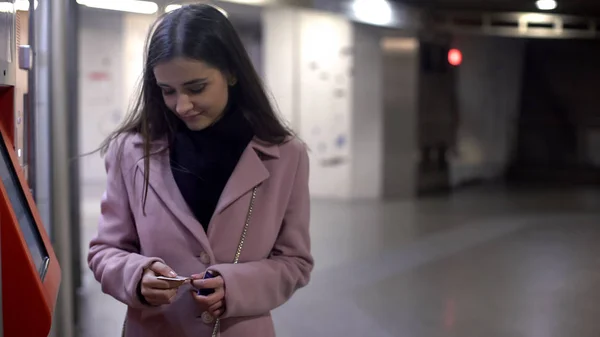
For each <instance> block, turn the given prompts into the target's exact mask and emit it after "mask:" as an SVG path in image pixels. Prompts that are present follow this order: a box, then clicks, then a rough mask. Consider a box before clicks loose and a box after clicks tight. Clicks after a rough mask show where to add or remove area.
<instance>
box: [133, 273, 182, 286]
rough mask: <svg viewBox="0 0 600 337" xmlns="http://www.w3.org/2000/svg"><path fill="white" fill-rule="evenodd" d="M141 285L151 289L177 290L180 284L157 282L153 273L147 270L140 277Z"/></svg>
mask: <svg viewBox="0 0 600 337" xmlns="http://www.w3.org/2000/svg"><path fill="white" fill-rule="evenodd" d="M142 285H144V286H145V287H147V288H152V289H176V288H179V286H181V285H182V283H178V282H169V281H164V280H159V279H157V278H156V274H155V273H154V271H152V270H148V271H147V272H146V273H144V276H143V277H142Z"/></svg>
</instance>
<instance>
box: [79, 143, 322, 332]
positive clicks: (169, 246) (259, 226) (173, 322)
mask: <svg viewBox="0 0 600 337" xmlns="http://www.w3.org/2000/svg"><path fill="white" fill-rule="evenodd" d="M119 145H122V152H119ZM166 145H167V144H166V142H164V141H157V142H154V143H153V144H152V149H151V150H152V153H154V152H155V151H157V150H160V149H164V148H166ZM118 153H122V155H121V156H119V155H118ZM118 158H120V160H118ZM142 158H143V144H142V138H141V137H140V136H139V135H127V136H123V137H121V138H119V139H118V140H117V141H115V142H113V144H112V145H111V147H110V149H109V151H108V153H107V156H106V160H105V161H106V171H107V174H108V183H107V188H106V192H105V194H104V196H103V198H102V203H101V217H100V221H99V228H98V234H97V236H96V237H95V238H94V239H93V240H92V241H91V243H90V249H89V255H88V263H89V267H90V268H91V270H92V271H93V273H94V275H95V277H96V279H97V280H98V281H99V282H100V283H101V285H102V290H103V291H104V292H105V293H107V294H109V295H111V296H113V297H114V298H116V299H117V300H119V301H121V302H123V303H125V304H127V306H128V310H127V325H126V329H125V330H126V336H127V337H209V336H211V332H212V329H213V326H214V318H213V317H211V316H210V315H209V314H207V313H203V312H200V309H199V308H198V305H197V304H196V302H195V301H194V300H193V298H192V296H191V294H190V293H189V291H188V290H189V289H190V288H189V287H190V286H189V285H184V286H182V287H181V288H180V289H179V291H178V294H177V297H176V299H175V301H174V302H173V303H172V304H170V305H165V306H160V307H149V306H145V305H144V304H142V303H141V302H140V299H139V298H138V296H137V294H136V288H137V285H138V283H139V281H140V279H141V277H142V273H143V270H144V268H147V267H148V266H149V265H150V264H152V263H153V262H154V261H160V262H163V263H165V264H167V265H168V266H170V267H171V268H173V270H175V272H176V273H178V274H179V275H182V276H189V275H192V274H198V273H202V272H203V271H205V270H206V269H210V270H214V271H217V272H218V273H220V274H221V276H222V277H223V279H224V281H225V289H226V293H225V305H226V312H225V314H224V315H223V317H222V318H221V330H220V331H221V332H220V336H221V337H258V336H260V337H273V336H275V331H274V328H273V322H272V319H271V315H270V311H271V310H273V309H275V308H277V307H278V306H280V305H282V304H283V303H285V302H286V301H287V300H288V299H289V298H290V297H291V296H292V294H293V293H294V292H295V291H296V290H297V289H299V288H301V287H303V286H305V285H306V284H307V283H308V281H309V277H310V273H311V271H312V268H313V259H312V256H311V253H310V238H309V218H310V214H309V213H310V204H309V190H308V171H309V163H308V155H307V151H306V148H305V146H304V145H303V144H302V143H301V142H300V141H298V140H296V139H292V140H290V141H288V142H286V143H284V144H281V145H264V144H262V143H260V142H258V141H256V140H253V141H252V142H251V143H250V144H249V145H248V147H247V148H246V150H245V151H244V153H243V154H242V156H241V158H240V160H239V162H238V165H237V167H236V168H235V170H234V172H233V174H232V176H231V178H230V179H229V182H228V183H227V185H226V187H225V189H224V191H223V193H222V195H221V198H220V200H219V203H218V206H217V209H216V211H215V214H214V216H213V219H212V220H211V223H210V226H209V228H208V233H205V231H204V230H203V229H202V226H201V225H200V223H198V221H197V220H196V219H195V217H194V216H193V214H192V212H191V210H190V209H189V208H188V206H187V204H186V202H185V201H184V199H183V197H182V195H181V193H180V192H179V189H178V188H177V185H176V183H175V180H174V178H173V175H172V173H171V169H170V165H169V154H168V151H167V150H165V151H162V152H160V153H158V154H153V155H152V156H151V157H150V158H151V159H150V181H149V188H148V195H147V201H146V208H145V211H146V212H145V214H144V212H143V210H142V197H143V186H144V180H143V177H144V174H143V171H144V162H143V160H142ZM256 186H258V189H257V193H256V198H255V204H254V209H253V214H252V219H251V221H250V224H249V227H248V234H247V237H246V240H245V243H244V247H243V251H242V254H241V256H240V261H239V264H233V263H232V262H233V259H234V256H235V253H236V250H237V247H238V244H239V240H240V235H241V234H242V230H243V227H244V224H245V221H246V217H247V213H248V208H249V205H250V201H251V198H252V190H253V188H254V187H256ZM198 193H202V191H198Z"/></svg>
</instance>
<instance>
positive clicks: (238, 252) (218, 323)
mask: <svg viewBox="0 0 600 337" xmlns="http://www.w3.org/2000/svg"><path fill="white" fill-rule="evenodd" d="M257 191H258V186H256V187H254V189H252V198H251V199H250V206H249V207H248V214H247V215H246V222H245V223H244V230H243V231H242V235H241V237H240V242H239V244H238V247H237V250H236V252H235V256H234V257H233V264H237V263H238V262H239V261H240V256H241V255H242V249H243V248H244V241H246V235H247V234H248V227H249V226H250V220H251V219H252V211H253V210H254V201H255V200H256V192H257ZM220 327H221V320H220V319H218V318H217V320H216V321H215V327H214V328H213V332H212V337H217V336H218V334H219V330H220V329H219V328H220Z"/></svg>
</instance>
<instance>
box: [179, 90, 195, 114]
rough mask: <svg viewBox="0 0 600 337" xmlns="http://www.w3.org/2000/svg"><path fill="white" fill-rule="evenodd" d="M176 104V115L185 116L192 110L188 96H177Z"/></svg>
mask: <svg viewBox="0 0 600 337" xmlns="http://www.w3.org/2000/svg"><path fill="white" fill-rule="evenodd" d="M176 104H177V105H176V106H175V111H177V114H179V115H185V114H187V113H188V112H189V111H190V110H192V109H193V108H194V104H192V101H191V100H190V98H189V96H188V95H179V97H177V103H176Z"/></svg>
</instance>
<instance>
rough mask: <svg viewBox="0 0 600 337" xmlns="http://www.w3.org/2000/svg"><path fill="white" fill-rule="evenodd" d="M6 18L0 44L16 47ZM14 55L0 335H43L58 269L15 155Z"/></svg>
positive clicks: (5, 73)
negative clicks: (0, 328)
mask: <svg viewBox="0 0 600 337" xmlns="http://www.w3.org/2000/svg"><path fill="white" fill-rule="evenodd" d="M10 15H11V14H10V13H8V11H4V12H1V13H0V23H1V24H2V26H3V27H9V28H11V29H8V31H5V30H0V35H2V36H0V43H6V44H3V45H4V46H6V45H14V46H15V47H16V44H15V43H14V42H15V41H14V36H15V35H14V20H11V17H10ZM11 40H12V41H11ZM7 42H8V43H7ZM15 51H16V48H15V49H14V50H8V52H7V53H2V54H1V55H0V273H1V277H0V279H1V283H0V284H1V288H2V294H1V297H0V304H1V307H0V310H1V313H2V320H1V321H0V322H2V324H1V325H0V326H1V327H2V328H3V331H0V336H3V337H17V336H18V337H21V336H22V337H47V336H48V334H49V333H50V328H51V325H52V315H53V311H54V307H55V304H56V300H57V295H58V289H59V284H60V274H61V271H60V266H59V263H58V261H57V259H56V255H55V253H54V250H53V248H52V245H51V242H50V239H49V237H48V234H47V233H46V230H45V228H44V226H43V224H42V223H41V220H40V216H39V213H38V211H37V208H36V205H35V203H34V201H33V197H32V195H31V192H30V189H29V187H28V184H27V181H26V180H25V176H24V172H23V168H22V167H21V165H20V161H19V159H18V155H17V153H16V151H15V143H16V133H15V130H16V127H15V122H16V120H15V117H14V116H15V106H16V105H17V104H16V99H19V97H17V96H18V95H16V94H15V93H16V92H17V91H18V90H17V89H18V84H17V82H16V77H15V73H16V67H17V64H16V62H15V59H16V58H15V57H14V56H15V53H16V52H15Z"/></svg>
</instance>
